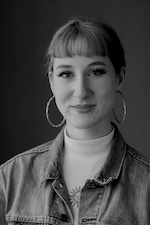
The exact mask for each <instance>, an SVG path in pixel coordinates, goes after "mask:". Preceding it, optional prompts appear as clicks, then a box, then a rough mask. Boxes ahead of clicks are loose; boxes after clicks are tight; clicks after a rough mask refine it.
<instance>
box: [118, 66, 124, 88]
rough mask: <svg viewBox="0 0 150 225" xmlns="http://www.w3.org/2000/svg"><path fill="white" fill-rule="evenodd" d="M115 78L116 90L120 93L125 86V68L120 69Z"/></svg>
mask: <svg viewBox="0 0 150 225" xmlns="http://www.w3.org/2000/svg"><path fill="white" fill-rule="evenodd" d="M117 76H118V80H117V90H118V91H121V90H122V88H123V87H124V84H125V67H121V70H120V74H118V75H117Z"/></svg>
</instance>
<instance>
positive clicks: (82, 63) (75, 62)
mask: <svg viewBox="0 0 150 225" xmlns="http://www.w3.org/2000/svg"><path fill="white" fill-rule="evenodd" d="M97 65H98V66H106V67H107V66H110V65H111V61H110V60H109V58H108V56H93V57H86V56H74V57H64V58H54V63H53V68H54V70H58V69H63V68H65V69H66V68H86V67H91V66H97Z"/></svg>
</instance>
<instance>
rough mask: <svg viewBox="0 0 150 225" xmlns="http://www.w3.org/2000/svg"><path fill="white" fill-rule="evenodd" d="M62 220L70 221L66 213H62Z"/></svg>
mask: <svg viewBox="0 0 150 225" xmlns="http://www.w3.org/2000/svg"><path fill="white" fill-rule="evenodd" d="M60 220H61V221H63V222H68V216H67V215H66V214H61V216H60Z"/></svg>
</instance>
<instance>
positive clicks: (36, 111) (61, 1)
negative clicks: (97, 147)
mask: <svg viewBox="0 0 150 225" xmlns="http://www.w3.org/2000/svg"><path fill="white" fill-rule="evenodd" d="M0 4H1V7H0V10H1V13H0V17H1V18H0V20H1V35H0V40H1V41H0V43H1V66H0V70H1V73H0V93H1V104H0V121H1V126H0V127H1V135H0V137H1V142H0V143H1V150H0V164H1V163H3V162H5V161H6V160H8V159H9V158H11V157H12V156H14V155H16V154H18V153H21V152H23V151H25V150H27V149H30V148H32V147H34V146H37V145H39V144H42V143H43V142H46V141H48V140H50V139H52V138H54V137H55V136H56V135H57V133H58V132H59V130H60V129H58V128H52V127H50V125H49V124H48V122H47V120H46V117H45V107H46V102H47V101H48V99H49V98H50V97H51V96H52V93H51V91H50V88H49V84H48V79H47V75H46V67H45V64H46V59H45V52H46V50H47V46H48V44H49V42H50V39H51V38H52V35H53V33H54V32H55V30H56V29H57V28H58V27H59V26H60V25H62V24H63V23H64V22H66V21H67V20H68V18H70V17H72V16H75V15H79V16H89V17H93V16H97V17H101V18H103V19H105V20H107V21H108V22H109V23H110V24H111V25H112V26H113V27H114V29H115V30H116V31H117V33H118V34H119V37H120V39H121V42H122V45H123V47H124V49H125V57H126V63H127V69H126V82H125V87H124V90H123V95H124V98H125V101H126V105H127V117H126V120H125V122H124V124H121V125H118V127H119V129H120V131H121V132H122V134H123V136H124V139H125V140H126V141H127V143H129V144H130V145H131V146H133V147H134V148H136V149H137V150H139V151H141V152H142V153H143V154H145V155H146V156H148V157H149V158H150V1H149V0H132V1H131V0H121V1H120V0H21V1H20V0H2V1H1V3H0ZM118 57H119V56H118ZM117 101H118V102H117V106H116V108H115V110H116V113H117V114H118V116H120V117H121V113H122V103H121V100H120V99H117ZM51 119H52V120H53V121H54V122H56V123H58V122H59V121H61V116H60V115H59V112H58V110H57V109H56V107H55V105H54V104H53V105H52V108H51Z"/></svg>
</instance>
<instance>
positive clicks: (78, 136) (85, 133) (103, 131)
mask: <svg viewBox="0 0 150 225" xmlns="http://www.w3.org/2000/svg"><path fill="white" fill-rule="evenodd" d="M66 125H67V134H68V136H69V137H70V138H72V139H75V140H92V139H96V138H100V137H103V136H105V135H107V134H109V133H110V132H111V131H112V125H111V122H108V123H105V124H101V125H99V124H97V125H95V126H93V127H90V128H85V129H84V128H83V129H82V128H77V127H74V126H72V125H71V124H70V123H67V124H66Z"/></svg>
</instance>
